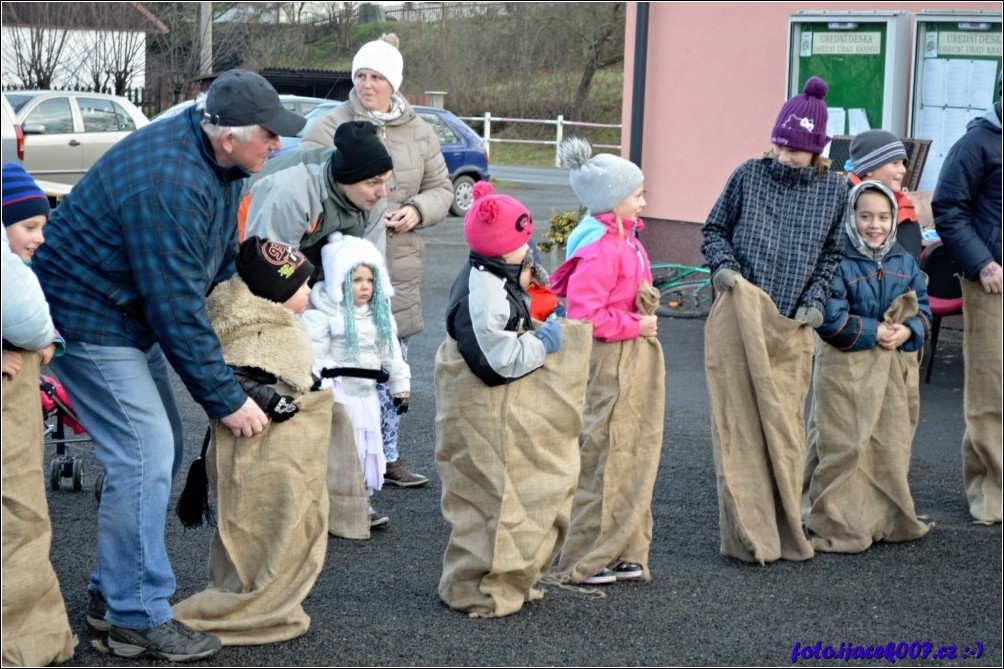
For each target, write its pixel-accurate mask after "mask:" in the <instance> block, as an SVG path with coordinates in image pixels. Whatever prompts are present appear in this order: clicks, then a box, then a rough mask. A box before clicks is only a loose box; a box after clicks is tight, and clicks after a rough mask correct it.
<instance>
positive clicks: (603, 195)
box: [558, 137, 645, 214]
mask: <svg viewBox="0 0 1004 669" xmlns="http://www.w3.org/2000/svg"><path fill="white" fill-rule="evenodd" d="M592 154H593V147H592V146H591V145H590V144H589V142H588V141H586V140H584V139H581V138H579V137H570V138H569V139H566V140H565V141H564V142H562V143H561V146H560V147H559V148H558V157H559V159H560V161H561V166H562V167H567V168H568V169H569V170H570V172H569V180H570V181H571V183H572V190H573V191H575V194H576V196H578V198H579V200H581V201H582V204H584V205H586V208H587V209H588V210H589V213H591V214H602V213H604V212H607V211H611V210H613V208H614V207H616V206H617V205H619V204H620V203H621V202H623V201H624V200H626V199H627V198H628V196H629V195H631V193H633V192H635V190H637V189H638V186H640V185H641V184H642V182H644V181H645V175H643V174H642V173H641V169H640V168H639V167H638V166H637V165H635V164H634V163H632V162H631V161H630V160H625V159H623V158H621V157H620V156H614V155H611V154H609V153H601V154H598V155H596V156H593V155H592Z"/></svg>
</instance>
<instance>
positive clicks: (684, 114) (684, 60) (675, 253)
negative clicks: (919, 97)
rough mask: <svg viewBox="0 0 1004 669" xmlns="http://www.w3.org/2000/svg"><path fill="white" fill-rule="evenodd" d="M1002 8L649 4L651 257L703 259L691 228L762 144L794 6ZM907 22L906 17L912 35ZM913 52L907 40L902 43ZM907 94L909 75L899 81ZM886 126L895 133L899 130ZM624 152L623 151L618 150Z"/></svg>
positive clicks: (915, 8) (901, 6) (645, 155)
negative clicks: (736, 169)
mask: <svg viewBox="0 0 1004 669" xmlns="http://www.w3.org/2000/svg"><path fill="white" fill-rule="evenodd" d="M637 4H638V3H635V2H630V3H628V13H627V28H626V34H625V64H624V112H623V119H622V122H623V124H624V131H623V135H622V141H621V144H622V146H625V147H627V146H629V144H630V137H631V125H630V124H631V100H632V84H633V76H632V73H633V71H634V48H635V19H636V17H637ZM932 9H943V10H944V9H950V10H955V11H960V10H984V11H997V12H999V11H1000V10H1001V4H1000V3H999V2H966V3H964V4H963V3H949V2H883V3H879V2H874V3H852V2H802V3H798V2H777V3H732V2H728V3H675V2H666V3H661V2H653V3H649V31H648V66H647V76H646V86H645V116H644V135H643V137H644V139H643V148H642V165H641V167H642V170H643V171H644V173H645V177H646V191H647V192H646V200H647V202H648V205H647V206H646V208H645V212H644V214H643V215H644V217H645V220H646V222H647V223H648V224H649V227H648V230H647V231H646V233H645V238H644V239H645V243H646V246H647V247H648V249H649V255H650V256H651V257H652V258H653V261H674V262H685V263H691V264H700V263H701V262H702V258H701V254H700V251H699V245H700V228H699V224H701V223H703V222H704V220H705V219H706V217H707V214H708V212H709V211H711V208H712V206H713V205H714V203H715V200H716V199H717V197H718V194H719V193H720V192H721V189H722V187H723V186H724V185H725V182H726V180H727V179H728V177H729V175H730V174H731V173H732V171H733V170H734V169H735V168H736V167H737V166H738V165H739V164H740V163H742V162H743V161H744V160H747V159H749V158H752V157H755V156H758V155H760V154H761V153H762V152H763V151H764V150H766V149H768V148H770V130H771V127H772V126H773V123H774V119H775V117H776V116H777V113H778V110H779V109H780V108H781V104H782V103H783V102H784V100H785V99H786V97H787V86H786V80H785V73H786V69H785V68H786V66H787V59H788V18H789V17H790V16H792V15H793V14H795V13H797V12H799V11H803V12H804V11H813V12H815V11H821V10H843V11H860V12H867V11H872V10H883V11H890V10H903V11H907V12H910V13H917V12H920V11H923V10H932ZM912 33H913V23H912V20H911V24H910V39H912ZM908 48H909V52H910V53H912V51H913V47H912V44H910V45H908ZM898 89H899V92H900V94H902V95H903V96H904V97H907V96H909V91H910V82H909V81H903V82H901V84H899V86H898ZM889 129H890V130H894V131H898V132H904V131H905V128H901V129H893V128H889ZM624 155H625V156H626V155H627V150H626V149H625V151H624Z"/></svg>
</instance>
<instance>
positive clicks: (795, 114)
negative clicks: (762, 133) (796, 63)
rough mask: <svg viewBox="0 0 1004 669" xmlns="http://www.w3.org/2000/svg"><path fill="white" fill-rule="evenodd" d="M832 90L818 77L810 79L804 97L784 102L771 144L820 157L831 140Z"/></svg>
mask: <svg viewBox="0 0 1004 669" xmlns="http://www.w3.org/2000/svg"><path fill="white" fill-rule="evenodd" d="M827 90H829V87H828V86H827V85H826V82H825V81H823V80H822V79H820V78H819V77H809V80H808V81H807V82H805V88H803V89H802V94H801V95H796V96H794V97H792V98H791V99H790V100H788V101H787V102H785V103H784V106H782V107H781V113H780V114H778V115H777V121H775V122H774V131H773V132H772V133H771V135H770V141H771V144H776V145H778V146H783V147H786V148H789V149H793V150H795V151H808V152H809V153H813V154H820V153H822V152H823V149H824V148H825V147H826V145H827V144H828V143H829V141H830V140H831V139H833V138H832V137H827V135H826V120H827V117H828V114H827V112H826V102H824V101H823V98H825V97H826V91H827Z"/></svg>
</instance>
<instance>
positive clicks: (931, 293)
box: [920, 242, 962, 383]
mask: <svg viewBox="0 0 1004 669" xmlns="http://www.w3.org/2000/svg"><path fill="white" fill-rule="evenodd" d="M920 269H921V270H922V271H923V272H924V273H925V274H927V298H928V301H929V304H930V307H931V315H932V316H933V317H934V318H933V322H932V323H931V353H930V355H928V357H927V373H926V375H925V377H924V383H930V382H931V370H932V369H933V368H934V352H935V349H937V347H938V332H939V331H940V330H941V319H942V318H943V317H944V316H956V315H958V314H961V313H962V284H960V283H959V268H958V266H957V265H956V264H955V259H954V258H952V254H951V253H950V252H949V250H948V249H946V248H945V247H944V245H943V244H942V243H941V242H935V243H934V244H931V245H930V246H928V247H926V248H925V249H924V251H923V252H922V253H921V254H920Z"/></svg>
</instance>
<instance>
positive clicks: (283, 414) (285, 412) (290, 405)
mask: <svg viewBox="0 0 1004 669" xmlns="http://www.w3.org/2000/svg"><path fill="white" fill-rule="evenodd" d="M275 397H276V399H275V402H274V403H273V404H271V405H269V408H268V411H266V412H265V413H267V414H268V415H269V417H270V418H271V419H272V420H273V421H274V422H276V423H284V422H286V421H287V420H289V419H290V418H292V417H293V416H295V415H296V413H297V412H298V411H299V410H300V407H298V406H297V405H296V402H294V401H293V398H292V397H290V396H289V395H279V394H276V396H275Z"/></svg>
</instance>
